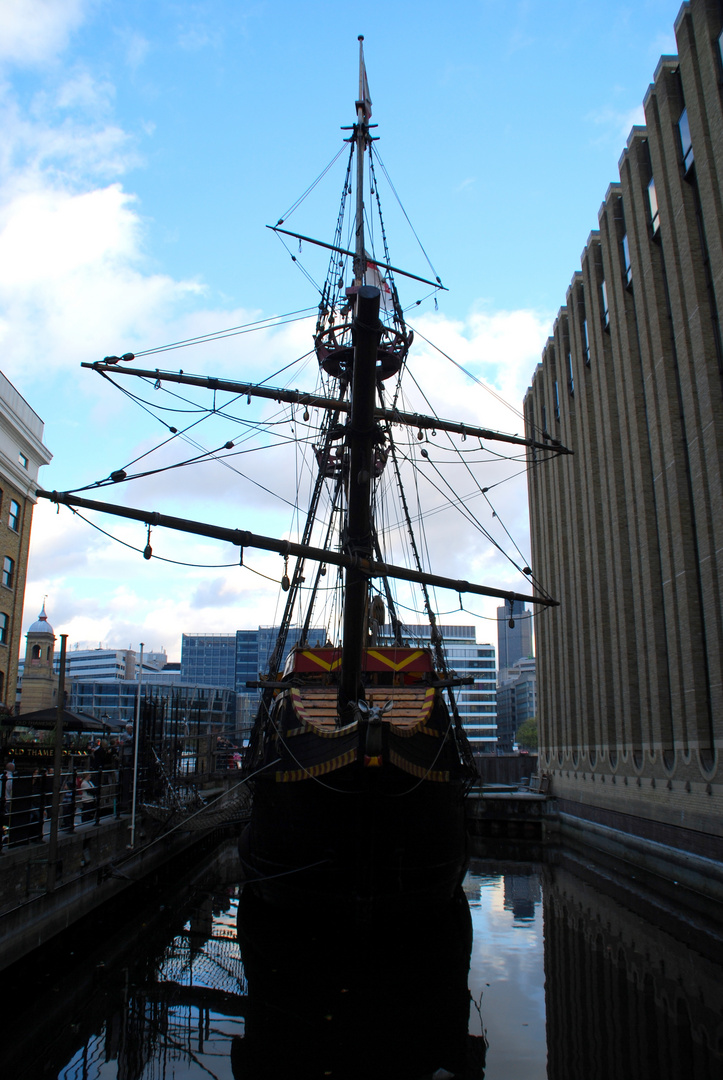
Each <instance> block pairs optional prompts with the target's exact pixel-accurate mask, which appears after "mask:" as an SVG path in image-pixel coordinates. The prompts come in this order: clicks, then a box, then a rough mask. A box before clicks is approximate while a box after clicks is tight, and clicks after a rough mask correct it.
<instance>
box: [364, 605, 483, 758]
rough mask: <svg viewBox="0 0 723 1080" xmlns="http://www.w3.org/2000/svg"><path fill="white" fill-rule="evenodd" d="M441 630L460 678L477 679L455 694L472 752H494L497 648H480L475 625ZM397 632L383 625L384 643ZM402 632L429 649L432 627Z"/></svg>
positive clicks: (413, 627) (412, 642) (412, 627)
mask: <svg viewBox="0 0 723 1080" xmlns="http://www.w3.org/2000/svg"><path fill="white" fill-rule="evenodd" d="M438 630H439V631H440V633H441V635H442V640H443V642H444V650H445V653H446V656H447V662H448V664H449V667H450V669H451V670H452V671H454V672H456V674H457V675H459V676H462V677H464V676H468V675H471V676H472V677H473V678H474V683H473V684H472V685H470V686H459V687H457V688H456V689H455V692H454V694H455V700H456V702H457V707H458V709H459V714H460V718H461V720H462V724H463V726H464V729H465V731H466V732H467V736H468V738H469V741H470V743H471V745H472V750H473V752H474V753H476V754H480V753H481V754H490V753H494V752H495V748H496V743H497V704H496V692H495V687H496V682H497V666H496V663H495V647H494V645H490V644H484V645H479V644H478V643H477V629H476V627H474V626H451V625H450V626H439V627H438ZM393 632H394V631H393V627H392V626H391V625H385V626H383V627H382V628H381V631H380V637H379V641H380V644H384V642H385V639H387V640H388V639H390V638H391V636H392V635H393ZM402 633H403V640H404V641H405V642H406V643H407V644H409V645H415V644H418V645H425V646H426V645H429V643H430V640H431V635H430V627H429V626H428V625H416V624H415V625H405V626H404V627H403V631H402Z"/></svg>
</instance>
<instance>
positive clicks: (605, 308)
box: [600, 279, 610, 330]
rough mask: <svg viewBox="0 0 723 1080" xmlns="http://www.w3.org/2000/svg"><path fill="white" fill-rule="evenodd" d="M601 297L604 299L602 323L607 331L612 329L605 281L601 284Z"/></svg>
mask: <svg viewBox="0 0 723 1080" xmlns="http://www.w3.org/2000/svg"><path fill="white" fill-rule="evenodd" d="M600 297H601V299H602V321H603V326H604V327H605V329H606V330H609V329H610V312H609V311H608V287H607V285H606V284H605V279H603V280H602V281H601V282H600Z"/></svg>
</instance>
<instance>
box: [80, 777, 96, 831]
mask: <svg viewBox="0 0 723 1080" xmlns="http://www.w3.org/2000/svg"><path fill="white" fill-rule="evenodd" d="M94 807H95V784H94V783H93V781H92V780H91V778H90V773H87V772H86V773H83V775H82V776H81V778H80V821H81V824H83V823H85V822H88V821H92V820H93V810H94Z"/></svg>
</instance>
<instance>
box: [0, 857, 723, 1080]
mask: <svg viewBox="0 0 723 1080" xmlns="http://www.w3.org/2000/svg"><path fill="white" fill-rule="evenodd" d="M236 872H237V871H236V868H235V865H234V864H233V863H230V864H229V865H225V866H224V865H223V864H219V863H217V864H215V865H214V866H213V867H212V868H211V870H210V871H209V876H207V877H206V878H205V879H203V880H202V881H200V882H199V883H198V885H197V886H194V887H193V888H192V887H191V885H190V884H189V883H188V882H185V883H180V884H179V885H178V886H177V887H175V888H174V890H173V891H172V892H169V895H168V896H167V897H165V898H163V899H161V900H159V898H158V897H154V898H153V899H152V902H151V903H150V904H149V905H148V906H147V907H146V908H142V907H140V906H138V907H136V908H135V910H134V909H133V908H132V907H130V906H129V908H128V912H127V917H126V919H125V921H122V920H120V919H118V918H117V917H115V918H114V919H113V920H110V921H108V922H106V923H103V922H102V920H99V919H98V918H97V917H94V921H93V925H92V926H91V927H90V928H86V929H85V930H84V931H83V933H82V934H81V935H80V936H79V939H76V941H75V942H74V943H73V944H71V945H69V946H68V945H67V942H66V944H65V945H64V947H63V948H64V952H63V953H62V954H61V955H60V956H59V958H58V957H56V960H55V961H51V959H50V954H49V953H48V954H47V955H46V954H44V956H45V957H46V958H45V960H44V961H43V962H44V963H45V964H46V969H45V970H43V969H42V968H41V967H38V966H37V965H36V966H35V967H33V966H32V965H30V964H26V965H24V966H23V967H22V968H15V969H10V970H9V971H8V972H5V973H3V982H4V987H5V988H6V989H8V988H12V991H13V992H12V994H6V995H5V998H6V1003H5V1005H4V1012H3V1020H4V1029H5V1030H6V1031H12V1032H13V1038H12V1039H5V1040H4V1041H3V1042H2V1043H0V1075H1V1076H3V1077H4V1076H12V1077H13V1080H25V1078H32V1080H35V1078H37V1077H42V1076H52V1077H58V1078H59V1080H95V1078H98V1080H107V1078H112V1080H173V1078H178V1077H179V1076H184V1077H187V1078H188V1080H196V1078H198V1080H200V1078H202V1077H203V1078H208V1077H209V1076H212V1077H216V1078H218V1080H257V1078H265V1077H272V1076H273V1077H274V1078H277V1077H281V1076H285V1075H288V1076H293V1077H295V1078H297V1080H299V1078H303V1077H306V1076H337V1077H344V1078H345V1080H353V1078H354V1077H357V1076H358V1077H362V1076H363V1077H365V1078H366V1077H372V1076H373V1077H375V1078H383V1077H386V1076H389V1077H392V1076H393V1077H394V1078H395V1080H402V1078H405V1077H409V1078H410V1080H412V1078H414V1080H417V1078H419V1080H429V1078H430V1077H432V1076H433V1075H434V1074H435V1071H436V1070H440V1071H437V1074H436V1075H437V1078H440V1077H442V1076H450V1075H451V1076H455V1077H457V1078H458V1080H463V1078H464V1080H482V1077H484V1078H485V1080H503V1078H504V1080H509V1078H510V1077H514V1078H515V1080H537V1078H539V1077H543V1078H544V1077H547V1080H580V1078H581V1077H585V1080H610V1078H611V1077H615V1078H616V1080H627V1078H631V1080H632V1078H635V1080H681V1078H685V1080H714V1078H715V1080H720V1077H721V1076H723V1054H722V1051H723V980H722V979H721V973H722V965H723V934H721V932H720V926H721V924H722V923H723V920H721V919H720V914H721V913H720V912H710V911H709V912H708V913H707V914H706V915H705V916H704V915H703V913H701V912H698V913H695V914H692V913H690V912H688V911H683V910H680V909H679V910H673V909H672V908H670V906H665V904H664V903H663V902H662V901H656V900H655V898H654V897H653V896H652V894H649V893H646V892H645V891H643V890H642V889H638V888H636V890H631V889H627V890H626V889H625V888H624V886H623V884H622V880H621V879H619V878H616V877H615V875H613V874H610V873H603V872H602V871H601V870H599V869H595V868H593V867H592V866H591V864H589V863H585V864H582V863H579V862H575V861H574V860H573V857H572V856H571V855H569V854H568V855H559V856H556V860H555V863H554V865H549V866H545V867H542V868H538V867H533V866H530V865H527V866H524V865H521V864H515V865H514V866H511V865H509V864H504V863H483V862H475V863H473V864H472V870H471V872H470V874H469V875H468V877H467V880H466V882H465V893H466V898H467V899H465V898H460V900H459V901H458V902H457V904H456V905H454V906H453V907H452V908H450V909H449V910H448V911H446V912H442V911H441V910H437V911H430V912H425V913H420V914H419V916H417V917H414V916H413V914H412V913H411V912H404V913H401V914H398V915H396V916H394V917H390V918H389V919H388V920H387V921H386V922H385V923H383V924H382V923H379V924H377V925H374V924H373V923H370V924H368V925H361V926H359V925H355V924H354V923H349V925H346V924H344V923H343V921H342V923H341V924H340V925H337V927H336V929H335V930H334V932H333V933H328V932H327V933H324V934H322V933H321V932H320V930H319V928H318V927H315V926H314V923H313V920H311V919H310V918H309V917H308V913H304V912H299V913H296V915H295V916H293V917H291V916H280V915H278V914H275V913H272V912H269V911H268V910H264V909H263V908H262V907H261V906H260V904H259V903H258V902H257V901H256V899H255V898H254V897H253V895H250V894H243V895H242V894H241V891H240V889H239V887H238V886H237V885H235V884H234V873H236ZM163 903H165V905H166V906H165V908H162V907H161V906H160V905H161V904H163ZM470 911H471V917H470ZM715 915H717V916H718V917H719V921H718V924H717V927H718V929H716V928H715V926H714V924H713V923H712V921H711V919H712V917H713V916H715ZM543 916H544V919H543ZM543 922H544V962H543V934H542V930H543ZM471 927H472V928H473V930H474V936H473V937H472V935H471V933H470V928H471ZM239 937H240V942H239ZM470 945H471V946H472V951H471V961H470ZM51 951H52V950H51ZM81 957H82V958H81ZM468 967H469V972H468ZM468 987H469V989H468ZM470 1032H471V1033H472V1037H470V1035H469V1034H468V1033H470ZM485 1036H486V1039H485ZM441 1070H444V1071H441Z"/></svg>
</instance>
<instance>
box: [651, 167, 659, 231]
mask: <svg viewBox="0 0 723 1080" xmlns="http://www.w3.org/2000/svg"><path fill="white" fill-rule="evenodd" d="M648 202H649V203H650V230H651V232H652V234H653V236H655V235H656V233H657V231H658V229H659V228H660V214H659V213H658V196H657V194H656V191H655V177H652V178H651V181H650V183H649V184H648Z"/></svg>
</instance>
